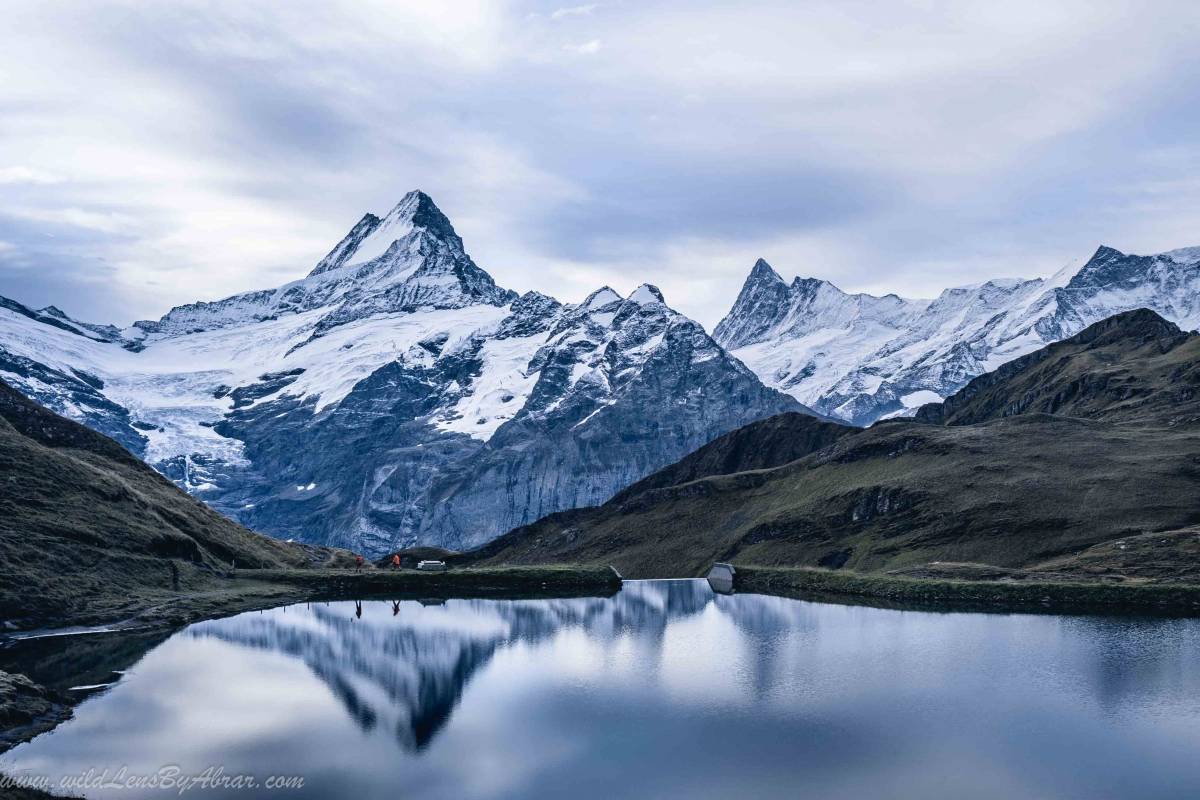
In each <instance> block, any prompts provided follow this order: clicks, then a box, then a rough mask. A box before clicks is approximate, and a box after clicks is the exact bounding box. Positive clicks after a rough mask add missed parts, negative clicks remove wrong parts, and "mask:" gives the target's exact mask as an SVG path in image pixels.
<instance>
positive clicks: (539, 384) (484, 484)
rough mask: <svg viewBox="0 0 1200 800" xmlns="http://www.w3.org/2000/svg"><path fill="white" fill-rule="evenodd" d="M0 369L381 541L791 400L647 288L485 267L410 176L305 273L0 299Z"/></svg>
mask: <svg viewBox="0 0 1200 800" xmlns="http://www.w3.org/2000/svg"><path fill="white" fill-rule="evenodd" d="M0 378H3V379H4V380H6V381H9V382H10V383H11V384H12V385H14V386H16V387H17V388H19V389H20V390H21V391H23V392H25V393H26V394H28V395H30V396H31V397H33V398H34V399H36V400H38V401H39V402H41V403H43V404H45V405H47V406H48V407H50V408H51V409H53V410H55V411H57V412H59V413H61V414H64V415H66V416H68V417H71V418H73V419H77V420H79V421H81V422H83V423H85V424H87V425H89V426H91V427H93V428H96V429H97V430H100V431H102V432H104V433H106V434H108V435H110V436H113V437H114V438H116V439H117V440H118V441H120V442H121V443H122V444H124V445H125V446H126V447H127V448H129V449H130V450H131V451H132V452H134V453H136V454H137V455H139V456H141V457H142V458H144V459H145V460H146V461H147V462H149V463H150V464H152V465H154V466H155V467H156V468H157V469H159V470H160V471H161V472H163V473H164V474H166V475H167V476H168V477H170V478H171V479H172V480H174V481H176V482H177V483H178V484H179V485H180V486H182V487H183V488H185V489H187V490H188V491H191V492H193V493H194V494H196V495H197V496H198V497H200V498H202V499H203V500H205V501H206V502H208V503H210V504H211V505H213V506H214V507H216V508H218V509H219V510H221V511H223V512H225V513H227V514H229V515H230V516H232V517H234V518H235V519H237V520H239V521H240V522H243V523H244V524H246V525H248V526H250V527H252V528H255V529H258V530H261V531H264V532H267V533H272V534H275V535H278V536H280V537H284V538H293V537H294V538H296V539H299V540H302V541H308V542H313V543H322V544H333V545H342V546H347V547H351V548H354V549H358V550H361V551H365V552H370V553H378V552H383V551H386V550H388V549H390V548H395V547H398V546H405V545H409V544H412V543H416V542H421V543H429V544H438V545H443V546H448V547H455V548H462V547H468V546H472V545H476V544H481V543H483V542H485V541H487V540H488V539H490V538H492V537H494V536H496V535H498V534H500V533H503V532H505V531H506V530H508V529H509V528H512V527H514V526H516V525H520V524H523V523H526V522H530V521H532V520H533V519H536V518H538V517H540V516H542V515H544V514H547V513H550V512H553V511H558V510H562V509H565V508H571V507H575V506H578V505H588V504H595V503H599V502H602V501H604V500H606V499H607V498H608V497H610V496H611V495H612V494H614V493H615V492H617V491H618V490H620V489H621V488H623V487H624V486H625V485H627V484H628V483H631V482H632V481H634V480H637V479H639V478H641V477H644V476H645V475H647V474H649V473H650V472H652V471H654V470H656V469H658V468H660V467H662V466H665V465H666V464H668V463H671V462H673V461H675V460H677V459H678V458H680V457H682V456H683V455H685V454H687V453H688V452H690V451H691V450H693V449H695V448H696V447H698V446H700V445H702V444H704V443H705V442H707V441H709V440H710V439H712V438H714V437H715V436H717V435H719V434H721V433H724V432H725V431H728V430H730V429H732V428H736V427H738V426H740V425H742V424H745V423H747V422H750V421H752V420H754V419H758V418H760V417H763V416H768V415H770V414H774V413H777V412H779V411H784V410H796V409H801V408H802V406H801V405H800V404H799V403H797V402H796V401H795V400H794V399H792V398H791V397H789V396H787V395H785V394H781V393H779V392H776V391H774V390H771V389H768V388H766V387H764V386H763V385H762V383H761V382H760V381H759V380H758V378H757V377H756V376H755V375H754V374H753V373H752V372H751V371H750V370H748V369H746V367H745V366H743V365H742V364H741V363H740V362H739V361H738V360H737V359H735V358H732V357H731V356H730V355H729V354H728V353H726V352H725V350H724V349H722V348H721V347H720V346H719V345H717V344H716V342H715V341H713V339H712V338H710V337H709V336H708V335H707V334H706V333H705V332H704V330H703V328H701V327H700V326H699V325H698V324H697V323H695V322H693V321H692V320H690V319H688V318H687V317H685V316H683V315H681V314H679V313H678V312H676V311H674V310H672V309H671V308H670V307H668V306H667V305H666V303H665V302H664V300H663V297H662V294H661V293H660V292H659V291H658V290H657V289H656V288H654V287H653V286H649V285H645V286H642V287H640V288H639V289H638V290H637V291H635V292H634V293H633V294H631V295H630V296H629V297H627V298H623V297H621V296H620V295H619V294H617V293H616V292H614V291H613V290H612V289H608V288H603V289H600V290H598V291H597V292H594V293H593V294H592V295H591V296H590V297H588V298H587V300H585V301H584V302H583V303H581V304H579V305H576V306H571V305H564V304H562V303H560V302H558V301H557V300H555V299H553V298H550V297H547V296H545V295H542V294H539V293H537V292H529V293H527V294H525V295H522V296H520V297H518V296H517V295H516V294H515V293H514V292H511V291H508V290H506V289H502V288H499V287H497V286H496V284H495V282H494V281H493V280H492V278H491V276H489V275H488V274H487V273H486V272H484V271H483V270H482V269H480V268H479V267H478V266H477V265H476V264H475V263H474V262H473V261H472V260H471V258H470V256H468V255H467V253H466V251H465V250H464V248H463V244H462V240H461V239H460V238H459V237H458V235H457V234H456V233H455V232H454V229H453V227H452V226H451V224H450V222H449V220H447V219H446V217H445V216H444V215H443V214H442V213H441V211H439V210H438V209H437V207H436V206H435V205H434V203H433V201H432V200H430V198H429V197H428V196H426V195H424V194H422V193H420V192H411V193H409V194H408V195H406V196H405V197H404V199H402V200H401V201H400V203H399V204H398V205H397V206H396V207H395V208H394V209H392V210H391V212H389V213H388V214H387V215H386V216H383V217H377V216H375V215H371V214H368V215H367V216H365V217H363V219H362V220H361V221H360V222H359V223H358V224H357V225H355V226H354V228H353V229H352V230H351V231H350V233H349V234H348V235H347V236H346V237H345V238H344V239H343V240H342V241H341V242H339V243H338V245H337V246H336V247H334V249H333V250H332V251H331V252H330V253H329V255H327V256H326V257H325V258H324V259H322V260H321V261H320V263H318V264H317V266H316V268H315V269H313V270H312V272H311V273H309V275H308V276H307V277H305V278H303V279H301V280H298V281H294V282H292V283H289V284H286V285H284V286H282V287H279V288H278V289H271V290H264V291H255V292H248V293H244V294H240V295H235V296H233V297H229V298H226V299H224V300H219V301H216V302H204V303H193V304H190V305H186V306H180V307H178V308H175V309H172V310H171V311H170V312H169V313H168V314H166V315H165V316H164V317H163V318H162V319H160V320H158V321H155V322H138V323H135V324H134V325H133V326H131V327H129V328H126V329H124V330H118V329H116V328H114V327H111V326H94V325H86V324H84V323H80V322H77V321H75V320H72V319H70V318H68V317H67V316H66V315H64V314H62V312H60V311H57V309H53V308H47V309H42V310H40V311H35V310H31V309H28V308H25V307H24V306H21V305H20V304H18V303H15V302H12V301H3V303H0Z"/></svg>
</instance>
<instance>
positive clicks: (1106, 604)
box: [733, 565, 1200, 617]
mask: <svg viewBox="0 0 1200 800" xmlns="http://www.w3.org/2000/svg"><path fill="white" fill-rule="evenodd" d="M735 567H736V570H737V572H736V575H735V577H734V582H733V587H734V590H735V591H739V592H753V593H757V594H771V595H777V596H780V597H790V598H794V599H801V600H805V599H810V600H820V601H822V602H835V603H841V604H848V605H868V606H873V607H878V608H894V609H900V610H915V611H946V612H951V611H964V612H977V613H996V614H1004V613H1051V614H1062V613H1068V614H1116V615H1130V614H1133V615H1145V616H1156V617H1200V586H1197V585H1193V584H1168V583H1155V584H1113V583H1100V582H1090V583H1089V582H1078V583H1075V582H1056V581H1028V582H1020V581H1017V580H1007V581H997V580H956V579H948V578H914V577H904V576H895V575H885V574H878V573H874V574H873V573H862V572H846V571H836V570H826V569H818V568H815V567H756V566H742V565H735Z"/></svg>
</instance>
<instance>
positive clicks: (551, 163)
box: [0, 0, 1200, 326]
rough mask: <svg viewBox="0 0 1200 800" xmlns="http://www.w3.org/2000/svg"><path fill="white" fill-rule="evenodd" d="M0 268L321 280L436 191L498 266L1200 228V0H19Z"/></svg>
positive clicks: (681, 268)
mask: <svg viewBox="0 0 1200 800" xmlns="http://www.w3.org/2000/svg"><path fill="white" fill-rule="evenodd" d="M0 40H2V41H4V42H5V44H6V46H5V48H3V49H0V294H3V295H7V296H12V297H15V298H16V299H19V300H22V301H25V302H29V303H32V304H35V305H42V304H46V303H51V302H53V303H55V304H57V305H60V306H62V307H64V308H65V309H66V310H67V311H68V312H69V313H72V314H76V315H78V316H81V317H83V318H89V319H94V320H99V321H114V322H118V323H124V322H128V321H130V320H132V319H134V318H136V317H146V316H158V315H159V314H161V313H163V312H164V311H165V310H166V309H167V308H168V307H170V306H171V305H174V304H177V303H183V302H189V301H192V300H196V299H215V298H218V297H221V296H225V295H228V294H231V293H233V292H237V291H242V290H247V289H253V288H260V287H264V286H271V285H275V284H278V283H281V282H283V281H285V280H289V279H292V278H295V277H298V276H300V275H302V274H304V273H305V272H307V271H308V269H310V268H311V266H312V265H313V264H314V263H316V261H317V260H318V259H319V258H320V257H321V256H322V255H324V253H325V252H326V251H327V250H328V249H329V248H330V247H331V246H332V245H333V244H334V243H335V242H336V241H337V240H338V239H339V238H340V237H341V236H342V235H343V234H344V233H345V231H346V230H347V229H349V227H350V226H351V225H352V224H353V223H354V222H355V221H356V220H358V218H359V217H361V215H362V214H363V213H364V212H365V211H368V210H371V211H375V212H384V211H386V210H387V209H388V208H390V207H391V205H393V204H394V203H395V202H396V200H398V199H399V197H400V196H401V195H402V194H403V193H404V192H405V191H407V190H408V189H411V188H421V189H424V190H425V191H427V192H429V193H430V194H431V195H432V196H433V197H434V199H435V200H436V201H437V202H438V204H439V205H440V206H441V207H442V208H443V210H444V211H445V212H446V213H447V214H448V215H449V216H450V218H451V219H452V220H453V221H454V223H455V225H456V227H457V228H458V229H459V233H460V234H461V235H462V236H463V238H464V240H465V241H466V243H467V247H468V249H469V250H470V252H471V253H472V255H473V256H474V257H475V259H476V261H478V262H479V264H480V265H481V266H483V267H484V268H485V269H487V270H489V271H490V272H491V273H492V274H493V275H494V276H495V277H496V279H497V280H498V281H499V282H500V283H502V284H503V285H505V286H508V287H511V288H514V289H518V290H525V289H530V288H538V289H540V290H542V291H546V292H549V293H552V294H555V295H557V296H559V297H561V298H563V299H565V300H578V299H580V298H582V297H583V296H584V295H585V294H586V293H587V292H588V291H590V290H591V289H593V288H595V287H596V286H598V285H600V284H604V283H608V284H611V285H613V286H614V287H616V288H617V289H618V290H623V291H624V290H629V289H632V288H633V287H634V286H635V285H636V284H638V283H640V282H642V281H650V282H653V283H656V284H658V285H659V286H661V287H662V288H663V290H664V292H665V293H666V295H667V299H668V301H670V302H671V304H672V305H673V306H675V307H676V308H679V309H680V310H682V311H684V312H686V313H689V314H691V315H692V316H694V317H696V318H697V319H700V320H701V321H702V322H704V323H706V324H707V325H710V326H711V325H712V324H714V323H715V322H716V320H717V319H719V318H720V316H721V315H722V314H723V312H724V311H725V310H726V309H727V308H728V306H729V304H730V303H731V302H732V299H733V296H734V295H735V294H736V292H737V290H738V288H739V286H740V283H741V280H742V279H743V277H744V276H745V274H746V272H747V271H748V270H749V268H750V265H751V264H752V263H753V261H754V259H755V258H757V257H759V256H763V257H766V258H767V259H768V260H769V261H771V262H772V263H773V264H774V265H776V267H777V268H778V269H779V270H780V272H781V273H783V274H784V275H797V274H803V275H812V276H817V277H823V278H827V279H829V280H832V281H834V282H835V283H837V284H839V285H840V286H842V287H843V288H846V289H849V290H865V291H877V292H881V291H894V292H897V293H900V294H905V295H910V296H927V295H929V294H931V293H933V292H936V291H937V290H938V289H940V288H941V287H943V286H946V285H952V284H962V283H969V282H972V281H975V280H981V279H984V278H987V277H993V276H999V275H1027V276H1032V275H1038V274H1048V273H1050V272H1052V271H1054V270H1055V269H1057V268H1059V267H1061V266H1062V265H1063V264H1064V263H1066V262H1068V261H1071V260H1079V259H1082V258H1086V257H1087V255H1089V254H1090V251H1091V250H1092V249H1093V248H1094V247H1095V246H1096V245H1097V244H1099V243H1101V242H1103V243H1107V244H1111V245H1112V246H1115V247H1118V248H1120V249H1123V250H1128V251H1133V252H1154V251H1159V250H1165V249H1170V248H1174V247H1182V246H1188V245H1195V244H1200V177H1198V176H1200V171H1198V170H1197V168H1198V167H1200V130H1198V128H1200V125H1198V122H1200V103H1197V93H1198V89H1200V69H1198V67H1200V50H1198V49H1197V48H1196V47H1195V42H1196V41H1197V40H1200V6H1197V5H1196V4H1193V3H1184V2H1181V3H1169V2H1163V3H1155V4H1151V5H1150V6H1147V5H1146V4H1144V3H1132V2H1131V3H1121V2H1106V3H1101V4H1097V3H1093V2H1078V3H1076V2H1051V3H1048V2H1045V1H1044V0H1042V1H1041V2H1009V3H1004V4H997V3H939V2H920V3H909V4H900V3H893V4H879V3H862V4H859V3H854V2H829V3H817V2H810V3H782V2H781V3H770V2H747V3H741V4H737V5H736V6H735V5H731V4H725V3H713V4H705V3H698V2H686V3H684V2H679V3H674V2H638V3H633V2H616V3H594V4H586V5H574V6H571V5H564V4H531V3H503V2H497V3H482V2H478V3H473V2H455V3H446V4H434V3H412V4H397V3H394V2H379V3H364V2H353V3H351V2H345V3H336V2H311V3H310V2H292V3H288V4H250V3H240V2H225V3H222V2H203V3H201V2H196V3H187V2H183V3H171V4H165V3H155V4H134V3H128V4H127V3H109V2H97V3H91V4H54V3H42V2H28V3H25V2H20V0H18V2H15V3H9V4H6V7H5V14H4V15H2V17H0Z"/></svg>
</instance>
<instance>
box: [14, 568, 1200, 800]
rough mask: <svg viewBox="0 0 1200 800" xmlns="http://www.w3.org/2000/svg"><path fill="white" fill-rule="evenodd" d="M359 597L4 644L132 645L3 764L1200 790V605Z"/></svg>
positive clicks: (451, 790) (314, 787)
mask: <svg viewBox="0 0 1200 800" xmlns="http://www.w3.org/2000/svg"><path fill="white" fill-rule="evenodd" d="M361 611H362V615H361V617H359V616H357V615H356V605H355V603H354V602H337V603H329V604H324V603H321V604H316V603H314V604H311V605H299V606H291V607H288V608H279V609H275V610H272V611H266V612H261V613H260V612H252V613H248V614H243V615H241V616H237V617H233V618H230V619H225V620H218V621H212V622H204V623H199V624H196V625H192V626H191V627H189V628H187V629H185V630H183V631H181V632H179V633H177V634H175V635H173V636H170V637H163V636H153V635H152V636H146V635H142V636H141V637H140V638H138V637H128V636H125V637H120V636H113V635H109V636H92V637H85V638H86V639H88V640H90V641H83V640H82V639H78V638H77V639H76V640H75V641H73V642H66V641H58V642H55V641H53V640H44V641H41V642H31V643H27V644H26V645H22V646H20V647H18V648H13V649H10V650H7V651H3V652H0V668H5V662H6V663H8V665H9V667H10V668H11V667H12V666H13V665H14V663H15V664H16V665H17V666H21V665H22V660H23V665H24V667H25V668H26V669H27V670H28V671H30V672H31V673H32V674H34V675H35V677H37V673H39V671H40V673H41V677H42V679H43V680H45V681H46V682H47V683H50V684H54V685H59V686H62V687H63V688H66V687H65V684H67V683H72V682H74V681H83V682H92V683H103V682H107V681H109V680H113V677H112V670H114V669H122V670H125V672H124V674H123V676H119V680H117V682H116V683H115V684H114V685H113V686H111V687H110V688H108V689H107V690H104V691H102V692H101V693H98V694H95V695H93V696H92V697H91V698H90V699H88V700H87V701H85V702H84V703H83V704H82V705H80V706H79V708H78V710H77V712H76V716H75V718H74V719H73V720H72V721H70V722H68V723H66V724H64V725H62V726H61V727H59V728H58V729H57V730H55V731H54V732H53V733H50V734H48V735H44V736H42V737H40V738H38V739H36V740H34V741H32V742H30V743H28V744H25V745H22V746H21V747H18V748H16V749H15V750H12V751H10V752H9V753H7V754H5V755H4V756H2V757H0V770H3V771H6V772H9V773H10V774H11V773H16V772H20V771H23V770H25V771H28V772H29V773H32V774H38V775H48V776H52V777H53V778H54V779H55V780H57V778H58V776H61V775H78V774H81V773H85V772H87V771H88V770H89V769H93V770H104V769H108V770H109V771H110V773H111V772H114V771H116V770H118V769H119V768H121V767H122V766H124V767H125V768H126V770H127V772H126V775H127V776H132V775H139V774H152V773H155V772H157V771H158V770H159V769H160V768H161V767H163V766H165V765H177V766H178V768H179V769H180V770H181V771H182V772H183V773H189V774H193V773H201V772H203V771H204V770H205V769H206V768H208V767H218V766H219V767H221V768H223V770H224V774H225V775H226V776H232V775H237V774H251V775H254V776H255V777H256V779H257V780H259V781H263V780H264V779H265V778H266V777H267V776H269V775H284V776H291V775H301V776H303V778H304V786H303V788H302V789H300V790H296V789H278V790H275V791H272V792H265V791H246V790H233V789H231V790H228V791H219V790H213V789H207V790H201V789H199V788H197V789H194V790H193V791H192V792H189V793H187V794H186V795H185V796H193V797H204V798H216V797H240V798H248V797H254V796H270V797H281V798H282V797H319V798H355V799H357V798H392V797H397V796H400V797H405V796H411V797H422V798H538V797H546V798H560V797H564V796H566V797H571V798H575V799H579V798H588V797H597V798H601V797H602V798H611V797H614V796H619V797H655V798H658V797H688V798H729V797H737V796H742V797H753V798H759V797H787V798H793V797H820V798H878V797H886V798H921V799H922V800H928V798H955V799H956V800H958V799H959V798H968V797H969V798H1081V800H1083V799H1086V800H1097V798H1125V797H1128V798H1160V797H1161V798H1167V797H1171V798H1195V797H1200V623H1198V622H1197V621H1195V620H1147V619H1121V618H1102V617H1064V616H1040V615H1024V614H1013V615H1000V614H994V615H989V614H935V613H924V612H914V611H892V610H881V609H872V608H864V607H853V606H839V605H826V604H820V603H808V602H801V601H796V600H786V599H780V598H773V597H763V596H758V595H734V596H723V595H714V594H713V593H712V592H711V591H710V590H709V588H708V586H707V584H706V583H704V582H703V581H645V582H631V583H627V584H626V586H625V588H624V589H623V590H622V591H621V592H620V593H619V594H618V595H616V596H614V597H612V598H607V599H598V598H585V599H567V600H528V601H492V600H450V601H446V602H445V603H443V604H428V605H423V604H422V603H418V602H400V603H399V604H398V605H397V604H393V603H391V602H388V601H377V600H372V601H364V602H363V603H362V604H361ZM84 794H86V795H87V796H89V797H143V796H145V797H163V796H174V795H175V794H177V792H172V793H166V792H163V791H162V790H157V791H144V792H139V791H134V790H129V789H110V790H104V789H91V790H85V791H84Z"/></svg>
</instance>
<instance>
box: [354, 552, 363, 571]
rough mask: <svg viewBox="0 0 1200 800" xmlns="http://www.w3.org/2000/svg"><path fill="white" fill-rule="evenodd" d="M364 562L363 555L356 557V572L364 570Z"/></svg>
mask: <svg viewBox="0 0 1200 800" xmlns="http://www.w3.org/2000/svg"><path fill="white" fill-rule="evenodd" d="M362 562H363V557H362V556H355V557H354V571H355V572H362Z"/></svg>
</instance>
